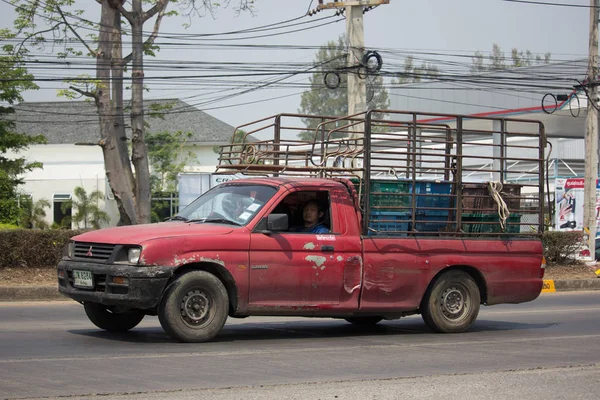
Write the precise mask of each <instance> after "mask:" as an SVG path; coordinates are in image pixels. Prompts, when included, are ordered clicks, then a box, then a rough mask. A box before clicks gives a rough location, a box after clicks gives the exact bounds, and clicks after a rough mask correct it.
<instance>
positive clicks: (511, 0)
mask: <svg viewBox="0 0 600 400" xmlns="http://www.w3.org/2000/svg"><path fill="white" fill-rule="evenodd" d="M501 1H505V2H508V3H523V4H536V5H541V6H558V7H578V8H595V7H592V6H586V5H583V4H568V3H548V2H544V1H529V0H501Z"/></svg>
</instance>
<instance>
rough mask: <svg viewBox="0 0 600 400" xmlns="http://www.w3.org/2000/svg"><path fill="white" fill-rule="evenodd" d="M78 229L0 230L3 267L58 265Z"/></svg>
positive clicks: (1, 264) (0, 254)
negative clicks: (66, 246) (65, 248)
mask: <svg viewBox="0 0 600 400" xmlns="http://www.w3.org/2000/svg"><path fill="white" fill-rule="evenodd" d="M80 233H83V231H76V230H36V229H12V228H10V229H6V230H0V266H1V267H24V268H27V267H51V266H52V267H56V264H58V262H59V261H60V259H61V257H62V251H63V248H64V246H65V245H66V244H67V243H68V241H69V239H70V238H71V237H73V236H75V235H79V234H80Z"/></svg>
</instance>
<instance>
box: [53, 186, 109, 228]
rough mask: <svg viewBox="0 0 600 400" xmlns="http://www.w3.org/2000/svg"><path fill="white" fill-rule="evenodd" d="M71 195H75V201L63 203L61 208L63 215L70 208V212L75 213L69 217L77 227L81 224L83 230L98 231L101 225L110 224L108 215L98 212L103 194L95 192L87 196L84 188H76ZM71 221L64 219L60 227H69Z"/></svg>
mask: <svg viewBox="0 0 600 400" xmlns="http://www.w3.org/2000/svg"><path fill="white" fill-rule="evenodd" d="M73 193H74V194H75V199H73V200H69V201H65V202H63V203H62V204H61V208H62V211H63V212H65V213H66V212H67V210H68V209H69V208H71V210H72V211H71V212H73V211H75V213H74V214H72V216H71V221H72V222H73V223H75V224H76V225H77V227H79V226H80V224H81V223H83V228H84V229H87V228H88V227H92V228H94V229H99V228H100V225H101V224H102V223H108V222H110V217H109V216H108V214H107V213H106V212H105V211H102V210H100V207H99V206H98V203H99V202H100V200H102V199H103V198H104V194H103V193H102V192H101V191H99V190H95V191H93V192H92V193H90V194H89V195H88V194H87V192H86V191H85V189H84V188H82V187H81V186H77V187H76V188H75V189H74V190H73ZM71 221H69V220H68V217H66V218H65V220H64V223H63V222H62V221H61V225H67V224H68V225H70V222H71Z"/></svg>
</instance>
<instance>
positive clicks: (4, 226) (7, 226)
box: [0, 224, 19, 231]
mask: <svg viewBox="0 0 600 400" xmlns="http://www.w3.org/2000/svg"><path fill="white" fill-rule="evenodd" d="M8 229H19V227H18V226H17V225H12V224H0V231H2V230H8Z"/></svg>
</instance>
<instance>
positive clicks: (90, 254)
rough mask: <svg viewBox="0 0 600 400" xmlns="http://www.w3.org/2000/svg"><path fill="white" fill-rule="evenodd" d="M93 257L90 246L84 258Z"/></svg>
mask: <svg viewBox="0 0 600 400" xmlns="http://www.w3.org/2000/svg"><path fill="white" fill-rule="evenodd" d="M93 255H94V254H92V246H90V248H89V250H88V252H87V253H85V256H86V257H91V256H93Z"/></svg>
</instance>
